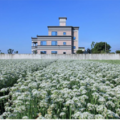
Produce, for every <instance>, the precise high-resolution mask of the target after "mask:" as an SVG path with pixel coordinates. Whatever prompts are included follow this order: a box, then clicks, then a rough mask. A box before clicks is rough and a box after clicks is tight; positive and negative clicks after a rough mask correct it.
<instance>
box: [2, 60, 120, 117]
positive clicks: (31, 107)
mask: <svg viewBox="0 0 120 120" xmlns="http://www.w3.org/2000/svg"><path fill="white" fill-rule="evenodd" d="M0 106H1V107H0V108H1V109H0V119H2V118H3V119H120V65H118V64H108V63H100V62H95V61H80V60H12V61H11V60H0Z"/></svg>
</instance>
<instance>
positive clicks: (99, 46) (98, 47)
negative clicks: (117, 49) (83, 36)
mask: <svg viewBox="0 0 120 120" xmlns="http://www.w3.org/2000/svg"><path fill="white" fill-rule="evenodd" d="M105 45H106V50H105ZM110 48H111V46H110V45H109V44H107V43H105V42H99V43H96V44H95V46H94V48H92V53H109V52H110ZM105 51H106V52H105Z"/></svg>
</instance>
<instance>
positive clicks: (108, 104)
mask: <svg viewBox="0 0 120 120" xmlns="http://www.w3.org/2000/svg"><path fill="white" fill-rule="evenodd" d="M106 105H107V106H111V107H112V108H114V107H115V104H114V103H113V102H112V101H108V102H106Z"/></svg>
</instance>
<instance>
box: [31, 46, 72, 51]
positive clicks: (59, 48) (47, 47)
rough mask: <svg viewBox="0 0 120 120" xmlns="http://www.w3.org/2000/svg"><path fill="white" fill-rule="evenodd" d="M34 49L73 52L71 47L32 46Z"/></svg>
mask: <svg viewBox="0 0 120 120" xmlns="http://www.w3.org/2000/svg"><path fill="white" fill-rule="evenodd" d="M32 49H41V50H42V49H45V50H50V49H51V50H62V49H63V50H65V49H66V50H71V45H38V46H32Z"/></svg>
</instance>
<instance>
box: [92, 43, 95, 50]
mask: <svg viewBox="0 0 120 120" xmlns="http://www.w3.org/2000/svg"><path fill="white" fill-rule="evenodd" d="M94 46H95V42H94V41H92V43H91V49H93V48H94Z"/></svg>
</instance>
